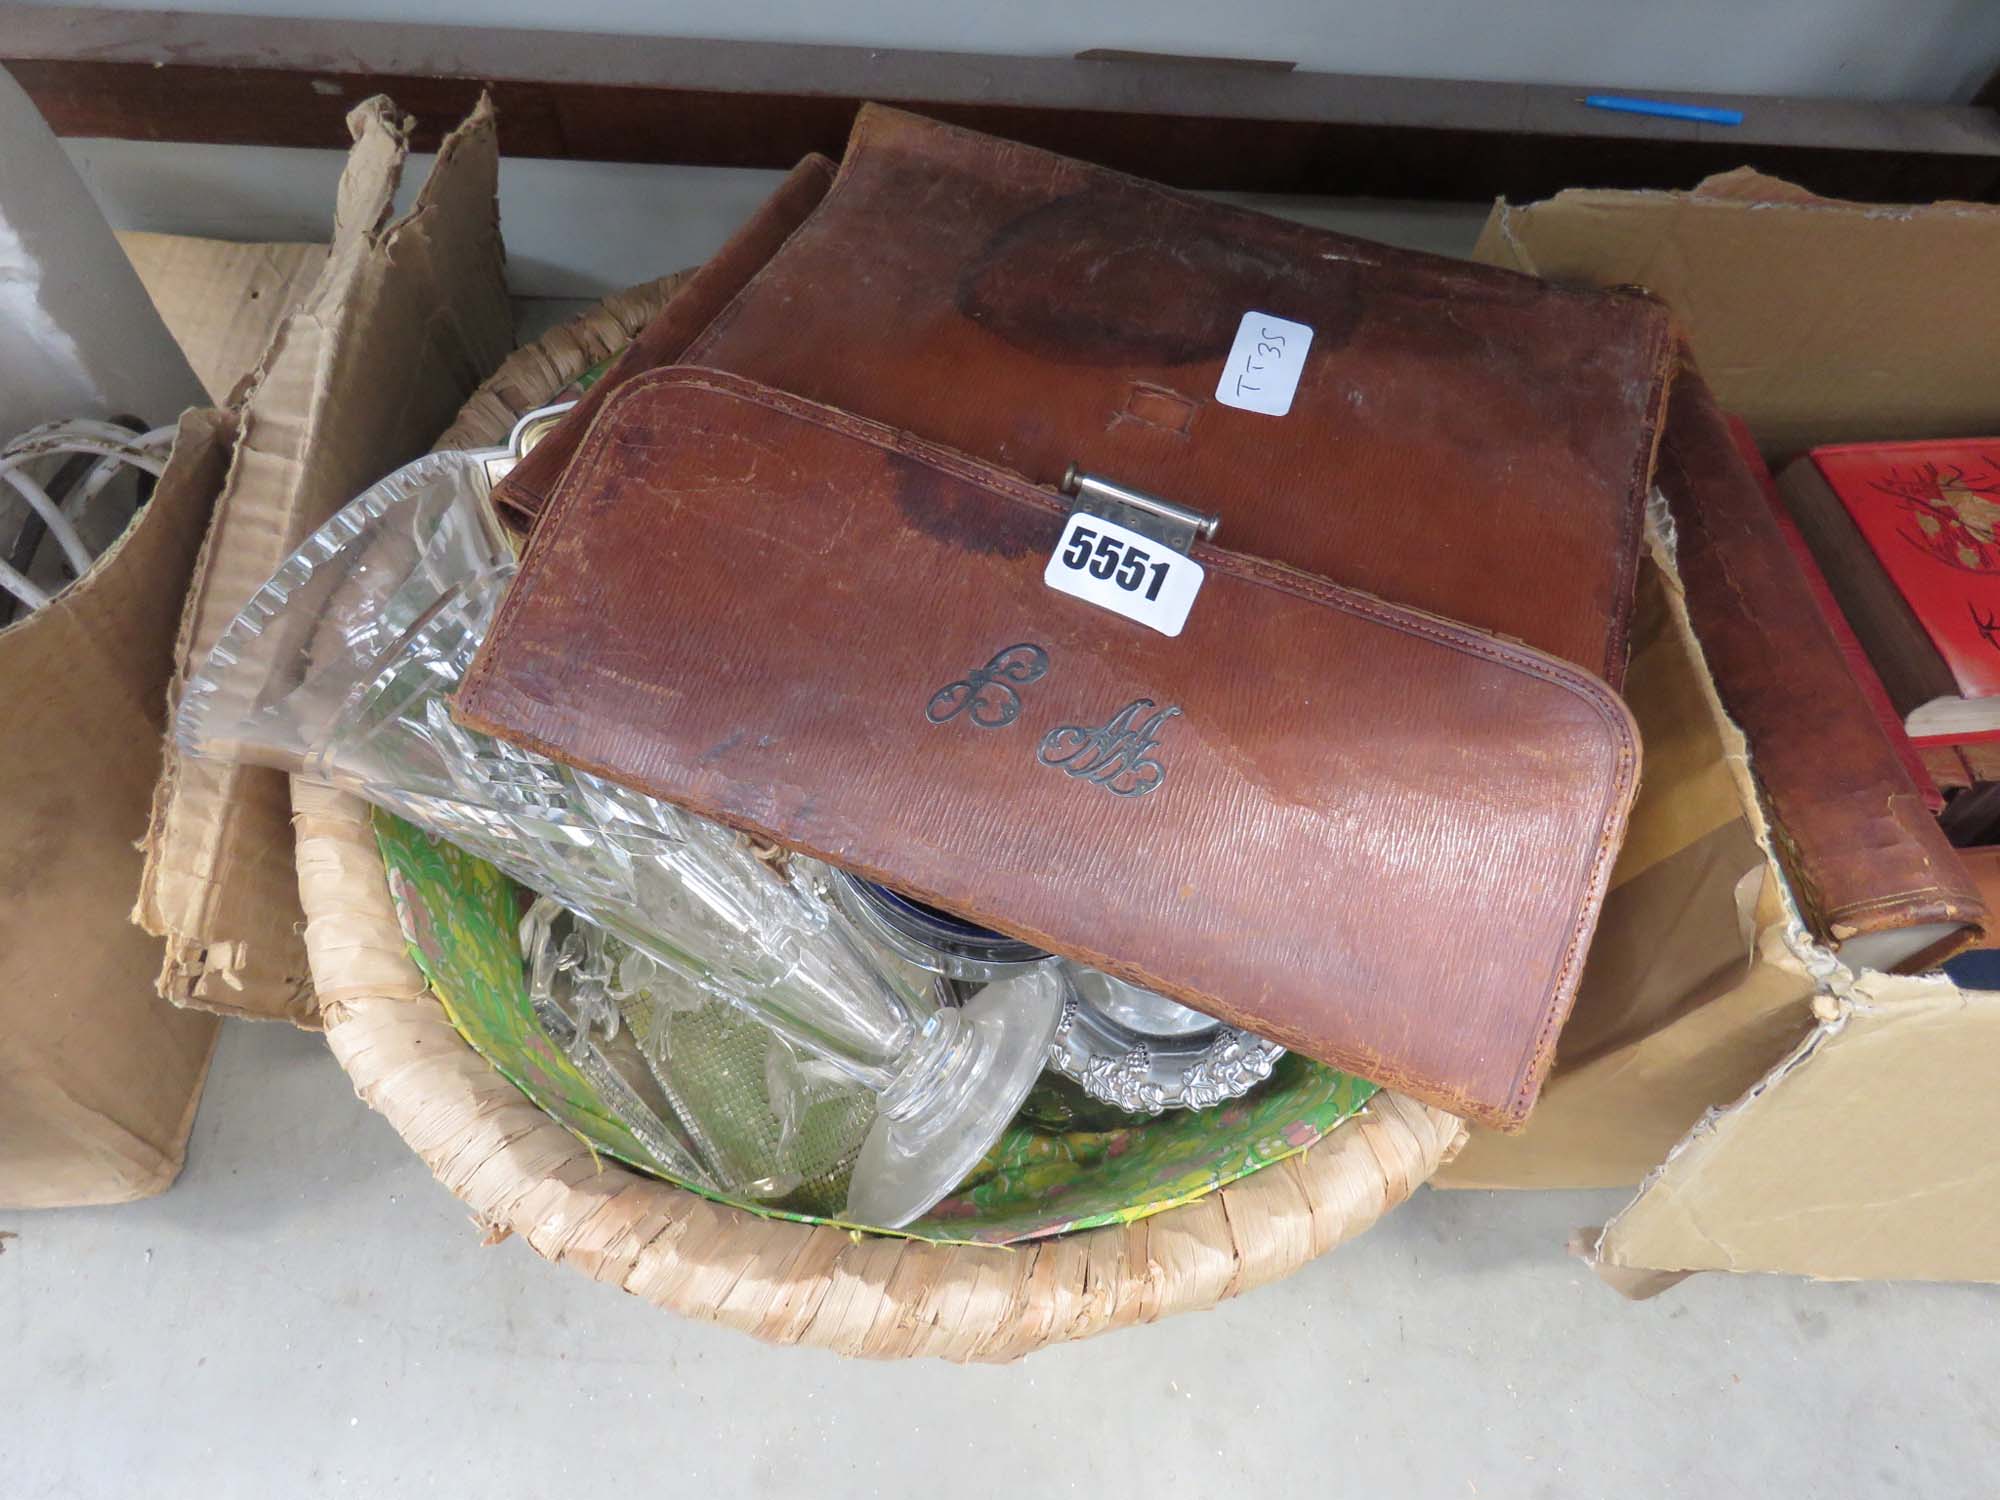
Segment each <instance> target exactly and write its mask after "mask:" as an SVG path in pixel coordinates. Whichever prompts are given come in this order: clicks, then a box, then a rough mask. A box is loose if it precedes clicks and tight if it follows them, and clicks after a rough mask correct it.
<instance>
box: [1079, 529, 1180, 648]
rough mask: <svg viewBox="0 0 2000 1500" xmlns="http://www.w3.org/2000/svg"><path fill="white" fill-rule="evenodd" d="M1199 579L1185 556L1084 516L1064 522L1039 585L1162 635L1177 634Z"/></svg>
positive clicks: (1134, 532) (1148, 538)
mask: <svg viewBox="0 0 2000 1500" xmlns="http://www.w3.org/2000/svg"><path fill="white" fill-rule="evenodd" d="M1203 576H1204V574H1203V572H1202V566H1201V564H1200V563H1198V562H1196V561H1195V560H1194V559H1193V558H1191V557H1189V556H1187V555H1186V554H1185V553H1182V552H1176V551H1174V549H1173V548H1171V547H1169V546H1168V545H1167V544H1166V543H1165V542H1156V541H1154V540H1153V539H1152V538H1151V537H1149V536H1145V535H1142V534H1141V533H1139V532H1136V531H1133V530H1131V529H1130V528H1129V527H1124V526H1120V525H1119V524H1118V523H1117V522H1115V521H1107V520H1105V519H1104V518H1103V517H1101V516H1093V515H1091V514H1090V513H1089V512H1088V511H1078V512H1076V514H1074V515H1073V516H1071V517H1070V518H1069V521H1068V522H1067V523H1066V524H1065V525H1064V527H1063V532H1062V539H1061V540H1060V541H1058V542H1057V543H1056V550H1055V552H1054V554H1053V555H1052V556H1051V557H1050V558H1049V565H1048V567H1046V568H1045V569H1043V570H1042V581H1043V582H1044V583H1046V584H1047V585H1048V586H1049V587H1050V588H1052V589H1055V590H1056V591H1057V592H1059V593H1064V594H1068V595H1070V596H1071V597H1073V598H1077V599H1082V600H1084V601H1085V602H1086V603H1090V604H1095V605H1097V606H1098V607H1099V608H1100V609H1108V610H1110V611H1111V612H1112V613H1113V614H1120V615H1123V616H1124V617H1125V618H1126V619H1128V620H1136V621H1138V622H1139V623H1140V624H1141V625H1145V626H1149V627H1150V628H1152V629H1154V630H1157V631H1159V632H1160V634H1161V635H1179V634H1180V633H1181V627H1182V626H1183V625H1185V624H1186V623H1187V617H1188V610H1189V609H1191V608H1193V606H1194V596H1195V595H1196V594H1197V593H1199V592H1200V591H1201V581H1202V578H1203Z"/></svg>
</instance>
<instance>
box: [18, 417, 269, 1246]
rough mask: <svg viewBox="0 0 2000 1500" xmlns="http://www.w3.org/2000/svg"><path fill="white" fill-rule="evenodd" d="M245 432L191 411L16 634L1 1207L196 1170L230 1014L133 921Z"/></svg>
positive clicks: (112, 1197)
mask: <svg viewBox="0 0 2000 1500" xmlns="http://www.w3.org/2000/svg"><path fill="white" fill-rule="evenodd" d="M231 436H232V427H231V422H230V419H229V417H228V416H227V415H225V414H224V413H222V412H217V411H207V410H195V411H190V412H189V413H187V415H186V416H184V417H183V418H182V419H181V426H180V432H179V435H178V440H177V441H176V443H175V446H174V451H173V458H172V460H171V462H170V463H169V465H168V467H167V471H166V473H165V474H164V475H163V476H162V477H161V479H160V482H159V484H158V485H157V486H156V487H155V490H154V494H153V498H152V500H151V502H150V503H149V504H148V505H147V506H146V508H145V509H144V510H143V511H141V512H140V514H139V516H138V518H137V519H136V520H135V521H134V523H133V524H132V525H131V526H130V527H129V528H128V529H127V531H126V532H125V535H124V536H123V537H121V538H120V539H119V541H118V542H117V544H116V545H115V546H114V547H113V548H112V550H111V551H110V552H108V553H107V554H106V555H105V556H104V558H103V559H102V560H101V561H100V562H99V563H98V565H97V567H96V568H95V569H94V570H93V571H92V572H91V573H90V575H89V576H88V577H86V578H85V579H84V580H83V581H82V582H80V583H78V584H75V585H73V586H72V587H71V588H70V589H69V590H68V591H67V592H65V593H63V594H61V595H59V596H58V597H57V598H56V599H55V600H54V601H53V602H52V603H50V604H49V605H48V606H47V607H45V608H44V609H42V610H41V611H39V612H38V613H36V614H34V615H31V616H30V617H28V618H27V619H26V620H23V621H21V622H19V623H17V624H15V625H12V626H10V627H8V628H7V629H6V630H4V631H0V703H4V704H5V705H6V712H5V720H4V722H5V729H4V744H5V752H6V753H5V754H4V755H0V1035H4V1037H5V1038H6V1041H5V1044H4V1045H0V1207H26V1208H46V1207H55V1206H59V1205H64V1204H74V1203H116V1202H123V1201H124V1200H126V1199H130V1198H142V1197H145V1196H147V1195H149V1194H152V1193H157V1192H159V1191H160V1190H161V1189H162V1188H164V1187H165V1186H166V1185H167V1184H168V1183H170V1182H172V1181H173V1179H174V1176H175V1174H177V1173H178V1172H179V1171H180V1166H181V1159H182V1154H183V1152H184V1150H185V1148H186V1143H187V1132H188V1126H189V1124H190V1123H191V1122H192V1120H193V1118H194V1109H195V1103H196V1101H197V1100H198V1099H199V1098H200V1097H201V1084H202V1079H203V1076H204V1075H205V1074H206V1072H207V1069H208V1058H209V1052H210V1049H211V1048H212V1047H213V1045H214V1041H215V1034H216V1030H217V1023H216V1021H215V1019H214V1017H212V1016H201V1015H190V1014H188V1013H186V1012H183V1011H178V1010H175V1009H174V1008H173V1007H171V1006H169V1005H167V1004H165V1003H164V1002H162V1001H161V1000H160V999H159V998H158V997H157V996H156V995H155V994H154V993H153V973H154V970H155V969H156V968H157V966H158V963H159V948H158V945H157V944H156V943H154V942H153V941H152V940H151V939H149V938H147V937H146V936H145V935H144V934H143V933H140V932H138V931H136V930H134V929H133V928H132V927H131V926H129V925H128V924H127V923H126V922H125V920H124V917H125V906H126V903H127V902H128V901H129V900H130V899H131V891H132V888H133V886H134V885H135V884H136V883H137V882H138V879H139V866H140V855H139V850H138V847H137V841H138V839H139V837H140V836H141V835H142V834H143V833H144V832H145V828H146V809H147V804H148V802H149V800H150V799H151V796H152V790H153V782H154V778H155V777H156V776H158V774H159V768H160V734H161V730H162V728H163V727H164V720H165V709H166V685H167V678H168V676H169V674H170V673H171V672H172V670H173V639H174V622H175V620H176V619H177V618H178V616H179V613H180V606H181V597H182V594H183V592H184V591H185V589H186V587H187V579H188V574H189V571H190V569H191V568H192V567H193V565H194V559H195V553H196V550H197V549H198V548H199V547H200V545H201V536H202V532H203V530H204V529H205V528H206V526H207V523H208V517H209V512H210V509H211V507H212V506H213V504H214V502H215V496H216V492H217V491H218V490H219V489H220V488H221V486H222V481H223V474H224V471H225V469H226V468H227V465H228V461H229V448H230V438H231Z"/></svg>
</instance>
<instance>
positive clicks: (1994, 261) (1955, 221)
mask: <svg viewBox="0 0 2000 1500" xmlns="http://www.w3.org/2000/svg"><path fill="white" fill-rule="evenodd" d="M1473 256H1474V258H1475V259H1478V260H1483V261H1487V262H1489V263H1492V264H1495V265H1504V266H1510V267H1512V268H1514V269H1516V270H1524V271H1530V272H1533V273H1535V274H1538V275H1541V276H1544V277H1547V278H1548V279H1550V280H1552V281H1569V282H1582V283H1589V284H1593V285H1633V286H1643V287H1645V288H1647V289H1648V290H1650V291H1652V292H1654V293H1655V294H1656V295H1658V296H1660V297H1661V298H1663V299H1665V301H1666V302H1667V303H1668V305H1669V306H1671V307H1672V308H1673V309H1674V312H1675V313H1676V315H1677V316H1678V317H1679V318H1680V319H1681V321H1682V323H1683V324H1684V325H1685V327H1686V328H1687V331H1688V336H1689V340H1690V342H1691V343H1692V344H1693V347H1694V352H1695V357H1696V360H1697V362H1698V363H1699V364H1700V366H1701V369H1702V373H1703V374H1704V375H1705V376H1706V377H1707V379H1708V382H1709V384H1710V385H1711V386H1713V387H1714V389H1715V393H1716V396H1717V398H1718V399H1719V400H1720V401H1721V402H1722V404H1723V406H1725V407H1726V408H1728V409H1729V410H1731V411H1734V412H1735V413H1737V414H1738V415H1739V416H1741V417H1743V418H1744V420H1746V421H1747V422H1748V423H1749V424H1750V427H1751V430H1752V431H1753V432H1754V433H1755V434H1756V437H1757V441H1758V443H1759V444H1760V445H1761V446H1762V447H1763V448H1764V450H1765V452H1766V453H1768V454H1772V455H1774V456H1778V457H1788V456H1790V455H1792V454H1795V453H1798V452H1799V451H1801V450H1803V449H1805V448H1809V447H1811V446H1813V445H1814V444H1816V443H1826V442H1865V441H1872V440H1877V439H1882V440H1886V439H1893V438H1920V437H1960V436H1964V435H1965V434H1967V433H1974V432H1989V431H1993V430H1995V429H1996V428H2000V383H1996V382H1995V381H1994V380H1993V378H1992V362H1993V354H1992V351H1993V349H1994V347H1995V344H1996V342H2000V207H1993V206H1990V205H1985V204H1969V203H1937V204H1931V205H1928V206H1916V207H1912V206H1902V205H1898V206H1883V205H1878V204H1864V203H1846V202H1841V201H1839V200H1836V199H1831V198H1819V197H1815V196H1813V195H1812V194H1810V193H1808V192H1806V191H1805V190H1804V189H1802V188H1798V187H1795V186H1793V185H1792V184H1791V183H1787V182H1781V181H1779V180H1778V179H1776V178H1772V177H1765V176H1763V175H1761V174H1759V173H1756V172H1753V171H1750V170H1748V169H1742V170H1739V171H1735V172H1728V173H1723V174H1721V175H1720V176H1717V177H1711V178H1709V179H1708V180H1707V181H1705V182H1703V183H1702V184H1701V185H1700V186H1698V187H1697V188H1695V189H1694V191H1693V192H1688V193H1663V192H1625V191H1604V190H1589V189H1572V190H1571V191H1568V192H1564V193H1558V194H1557V195H1556V196H1555V197H1553V198H1550V199H1548V200H1546V201H1544V202H1541V203H1531V204H1527V205H1525V206H1521V207H1515V206H1512V205H1509V204H1507V203H1505V202H1502V203H1500V204H1499V205H1498V206H1496V208H1495V209H1494V212H1493V214H1492V215H1491V216H1490V217H1489V218H1488V219H1487V221H1486V228H1485V230H1484V231H1483V232H1482V233H1481V235H1480V238H1479V243H1478V246H1477V247H1476V248H1475V249H1474V251H1473Z"/></svg>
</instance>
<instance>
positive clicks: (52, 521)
mask: <svg viewBox="0 0 2000 1500" xmlns="http://www.w3.org/2000/svg"><path fill="white" fill-rule="evenodd" d="M37 456H38V457H46V455H37ZM0 479H4V480H6V481H7V482H8V483H9V484H11V485H13V486H14V490H15V493H16V494H18V495H19V496H20V497H21V498H22V499H23V500H25V501H27V502H28V509H29V510H31V511H33V512H34V513H35V514H36V515H38V516H40V517H41V518H42V520H43V522H44V523H46V524H47V526H48V528H49V535H50V536H52V537H54V538H55V539H56V545H58V546H59V547H61V548H62V549H63V556H64V557H67V558H68V559H69V566H70V571H71V572H73V573H75V574H76V576H77V577H79V578H81V577H83V575H84V574H85V573H88V572H89V571H90V565H91V563H92V562H93V561H94V560H95V559H93V558H92V557H91V555H90V549H89V548H88V547H86V546H84V545H83V538H82V537H80V536H78V535H77V534H76V528H75V527H74V526H72V525H70V524H69V517H68V516H66V515H64V514H63V513H62V510H61V508H60V507H59V506H58V505H57V504H56V503H55V501H53V500H51V499H50V498H49V492H48V491H47V490H45V489H43V488H42V487H41V486H40V485H39V484H36V483H35V481H34V480H32V479H30V478H29V477H28V476H27V475H26V474H23V473H22V472H21V471H20V470H19V469H18V468H15V467H13V466H11V465H9V464H6V463H4V462H0Z"/></svg>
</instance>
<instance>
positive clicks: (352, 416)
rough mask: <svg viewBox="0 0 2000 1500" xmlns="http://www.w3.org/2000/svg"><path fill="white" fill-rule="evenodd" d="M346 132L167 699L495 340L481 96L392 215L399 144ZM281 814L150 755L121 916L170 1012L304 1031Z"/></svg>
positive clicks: (177, 758) (503, 337)
mask: <svg viewBox="0 0 2000 1500" xmlns="http://www.w3.org/2000/svg"><path fill="white" fill-rule="evenodd" d="M348 124H349V128H350V129H351V130H352V132H353V134H354V138H355V144H354V148H353V150H352V152H351V153H350V154H349V157H348V163H347V167H346V170H345V172H344V173H343V175H342V178H341V186H340V193H339V200H338V207H337V211H336V216H335V223H334V239H333V244H332V246H331V247H330V248H329V250H328V252H327V256H326V259H325V263H324V265H323V267H322V268H321V270H320V272H319V275H318V277H317V279H316V280H315V281H314V283H313V285H312V287H311V288H310V290H309V291H308V292H307V293H306V294H305V296H304V297H303V299H302V300H301V301H300V303H299V304H298V306H297V307H296V309H295V310H293V311H292V312H291V313H290V314H289V315H288V316H286V317H285V318H284V319H283V320H282V321H281V322H280V324H279V326H278V329H277V332H276V334H275V336H274V337H273V338H272V340H271V343H270V346H269V349H268V350H267V351H266V353H265V355H264V357H263V359H262V361H261V362H260V364H259V365H258V367H257V370H256V371H255V373H254V375H253V376H252V378H251V381H250V383H249V385H248V387H247V390H246V394H245V397H244V405H243V413H242V423H241V434H240V437H239V441H238V444H237V449H236V455H235V460H234V462H233V464H232V466H231V468H230V471H229V476H228V479H227V481H226V483H225V485H224V489H223V494H222V498H221V500H220V501H219V502H218V504H217V508H216V516H215V520H214V523H213V525H212V526H211V528H210V531H209V535H208V538H207V540H206V542H205V543H204V546H203V550H202V555H201V559H200V561H199V563H198V564H197V568H196V575H195V582H194V586H193V587H192V588H191V589H190V591H189V593H188V600H187V608H186V611H185V613H184V614H183V616H182V619H181V629H180V638H179V641H178V644H177V663H176V674H175V682H174V698H175V701H178V698H179V691H180V686H181V683H182V682H183V680H184V679H185V677H186V675H187V673H188V672H189V671H191V670H192V669H193V668H194V667H195V666H197V665H198V664H199V663H200V662H201V661H202V660H204V659H205V658H206V656H207V654H208V651H209V650H210V648H211V647H212V646H213V645H214V643H215V641H216V640H217V639H218V638H219V637H220V635H221V634H222V632H223V630H224V629H225V628H226V627H227V626H228V624H229V622H230V620H231V619H233V618H234V616H235V614H236V612H237V610H239V609H240V608H241V607H242V606H243V604H244V603H245V602H246V601H247V600H248V599H249V598H250V596H251V595H252V594H253V593H254V592H255V591H256V590H257V589H258V588H259V587H261V586H262V585H263V583H264V581H265V580H266V579H267V578H269V577H270V575H271V573H272V572H273V571H274V570H275V569H276V567H277V566H278V564H279V563H280V562H281V561H283V559H284V558H285V557H286V555H287V554H289V553H290V551H291V550H292V549H293V547H295V546H296V545H297V544H298V543H299V542H300V541H301V540H302V539H303V538H304V537H305V536H306V535H307V534H308V533H309V532H310V531H311V530H312V529H313V528H314V527H316V526H318V525H319V524H321V523H322V522H323V521H325V520H326V519H327V517H329V516H330V515H332V514H333V512H334V511H336V510H337V509H339V508H340V506H342V505H344V504H345V503H346V502H347V501H348V500H350V499H352V498H353V497H354V496H355V495H356V494H357V493H359V492H360V491H361V490H363V489H365V488H366V487H367V486H368V485H369V484H372V483H373V482H374V481H375V480H376V479H379V478H380V477H381V476H382V475H383V474H385V473H387V472H388V471H389V470H391V469H393V468H395V467H396V466H397V465H399V464H402V463H405V462H407V461H408V460H410V459H411V458H414V457H416V456H417V455H418V454H420V453H422V452H423V451H424V450H425V449H426V448H427V447H428V446H429V445H430V443H431V441H432V440H433V439H434V438H435V437H436V436H437V434H438V433H439V432H441V431H443V430H444V428H445V427H446V426H447V425H448V424H449V423H450V422H451V419H452V417H453V416H454V415H455V414H456V412H457V411H458V408H459V406H460V405H461V404H462V403H463V402H464V400H465V399H466V397H467V396H468V395H469V394H470V393H471V392H472V391H473V389H475V388H476V387H477V385H478V384H479V382H480V380H481V379H483V378H484V376H485V375H486V373H487V372H488V371H489V370H491V369H492V368H493V367H494V366H495V365H497V364H498V363H499V361H500V360H501V359H502V358H503V357H504V356H505V355H506V353H507V352H508V350H509V349H510V348H511V347H512V344H513V334H512V318H511V311H510V307H509V304H508V301H507V293H506V282H505V274H504V261H503V253H502V250H501V245H500V234H499V218H498V204H497V198H496V188H497V180H498V167H499V162H498V151H497V144H496V139H495V128H494V117H493V111H492V107H491V104H490V103H489V102H488V101H485V100H482V101H481V103H480V105H479V107H478V108H477V109H476V110H474V112H473V113H472V115H471V116H470V117H469V118H468V119H467V120H466V121H465V123H464V124H463V125H461V126H460V127H459V128H458V129H457V130H455V131H454V132H453V133H452V134H451V135H450V136H449V137H448V138H447V139H446V140H445V142H444V144H443V145H442V147H441V148H440V149H439V152H438V156H437V162H436V165H435V166H434V167H433V169H432V172H431V175H430V178H429V180H428V181H427V182H426V183H425V184H424V186H423V188H422V189H421V190H420V191H419V193H418V194H417V197H416V200H415V202H414V204H413V205H412V207H411V209H410V211H409V212H408V213H407V214H405V215H404V216H403V217H402V218H400V219H397V220H394V221H392V220H391V218H390V214H391V209H392V206H393V203H394V199H395V193H396V184H397V181H398V178H399V177H400V174H401V172H402V166H403V161H404V158H405V155H406V152H407V144H406V141H405V138H404V134H403V129H402V126H401V124H400V123H399V121H398V118H397V116H396V114H395V111H394V107H393V106H392V105H391V104H390V103H389V101H387V100H386V99H373V100H370V101H368V102H367V103H365V104H363V105H361V106H359V107H357V108H356V109H355V110H354V111H353V113H351V114H350V115H349V116H348ZM290 819H291V799H290V789H289V785H288V783H287V781H286V778H285V777H284V776H282V775H281V774H279V773H277V772H274V771H266V770H261V769H255V768H247V767H230V766H223V765H220V764H217V763H215V762H209V761H197V760H191V759H188V758H186V757H183V756H181V755H180V754H179V753H178V752H177V751H176V750H175V749H174V748H173V747H172V746H171V745H169V746H168V748H167V754H166V765H165V770H164V771H163V773H162V776H161V779H160V784H159V787H158V789H157V792H156V795H155V799H154V809H153V819H152V826H151V829H150V831H149V833H148V835H147V840H146V864H145V874H144V878H143V880H142V882H141V885H140V890H139V897H138V904H137V907H136V908H135V910H134V912H133V918H134V920H135V921H137V922H139V923H140V925H141V926H143V927H144V928H145V929H146V930H147V931H149V932H152V933H154V934H156V935H158V936H160V937H163V938H165V939H166V945H167V946H166V955H165V960H164V964H163V967H162V969H161V971H160V978H159V985H160V990H161V993H163V994H165V995H166V996H167V997H168V998H169V999H171V1000H173V1001H174V1002H175V1003H176V1004H181V1005H192V1006H197V1007H201V1008H205V1009H211V1010H218V1011H222V1012H225V1013H229V1014H237V1015H248V1016H265V1017H280V1016H281V1017H285V1018H288V1019H290V1020H293V1021H295V1022H298V1023H299V1024H302V1025H312V1024H316V1012H315V1008H314V1005H313V999H312V996H311V993H310V988H309V979H308V975H309V969H308V966H307V963H306V953H305V944H304V938H303V926H304V919H303V916H302V914H301V913H300V910H299V904H298V882H297V877H296V873H295V871H294V869H293V866H292V842H293V841H292V833H291V826H290Z"/></svg>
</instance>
